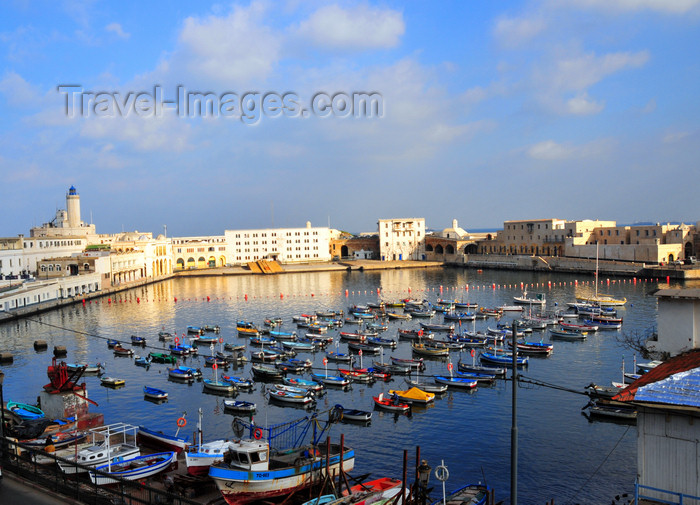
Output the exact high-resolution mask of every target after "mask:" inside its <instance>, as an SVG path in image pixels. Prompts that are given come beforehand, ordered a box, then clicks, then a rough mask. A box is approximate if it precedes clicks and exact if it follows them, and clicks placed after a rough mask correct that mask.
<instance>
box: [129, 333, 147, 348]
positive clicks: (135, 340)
mask: <svg viewBox="0 0 700 505" xmlns="http://www.w3.org/2000/svg"><path fill="white" fill-rule="evenodd" d="M131 345H143V346H145V345H146V338H145V337H137V336H136V335H131Z"/></svg>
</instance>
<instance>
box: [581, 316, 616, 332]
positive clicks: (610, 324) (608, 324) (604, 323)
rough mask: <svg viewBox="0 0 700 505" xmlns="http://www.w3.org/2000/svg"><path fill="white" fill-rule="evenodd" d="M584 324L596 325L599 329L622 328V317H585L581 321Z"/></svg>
mask: <svg viewBox="0 0 700 505" xmlns="http://www.w3.org/2000/svg"><path fill="white" fill-rule="evenodd" d="M583 322H584V323H585V324H590V325H597V326H598V329H599V330H619V329H620V328H622V319H619V320H616V319H612V318H611V319H607V320H606V319H604V318H598V319H585V320H584V321H583Z"/></svg>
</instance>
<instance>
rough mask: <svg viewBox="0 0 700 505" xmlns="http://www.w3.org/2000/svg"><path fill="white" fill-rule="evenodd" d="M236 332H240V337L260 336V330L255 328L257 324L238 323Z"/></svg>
mask: <svg viewBox="0 0 700 505" xmlns="http://www.w3.org/2000/svg"><path fill="white" fill-rule="evenodd" d="M236 331H237V332H238V335H240V336H243V337H251V336H256V337H257V336H259V335H260V330H259V329H258V327H257V326H255V323H251V322H246V321H238V322H237V323H236Z"/></svg>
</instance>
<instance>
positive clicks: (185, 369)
mask: <svg viewBox="0 0 700 505" xmlns="http://www.w3.org/2000/svg"><path fill="white" fill-rule="evenodd" d="M177 368H179V369H180V370H182V371H183V372H189V373H191V374H192V376H193V377H194V378H195V379H200V378H201V377H202V371H201V370H200V369H199V368H194V367H191V366H185V365H180V366H178V367H177Z"/></svg>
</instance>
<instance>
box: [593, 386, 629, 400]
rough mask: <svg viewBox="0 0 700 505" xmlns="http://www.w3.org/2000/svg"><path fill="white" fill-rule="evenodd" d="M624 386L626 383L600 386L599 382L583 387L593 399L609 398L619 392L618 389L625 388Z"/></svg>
mask: <svg viewBox="0 0 700 505" xmlns="http://www.w3.org/2000/svg"><path fill="white" fill-rule="evenodd" d="M625 387H626V384H621V385H619V386H616V385H612V386H602V385H599V384H594V383H590V384H589V385H588V386H586V387H585V388H584V389H585V391H586V394H587V395H588V396H590V397H591V398H592V399H594V400H599V399H603V400H611V399H612V397H613V396H615V395H617V394H618V393H620V391H622V390H623V389H625Z"/></svg>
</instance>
